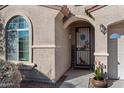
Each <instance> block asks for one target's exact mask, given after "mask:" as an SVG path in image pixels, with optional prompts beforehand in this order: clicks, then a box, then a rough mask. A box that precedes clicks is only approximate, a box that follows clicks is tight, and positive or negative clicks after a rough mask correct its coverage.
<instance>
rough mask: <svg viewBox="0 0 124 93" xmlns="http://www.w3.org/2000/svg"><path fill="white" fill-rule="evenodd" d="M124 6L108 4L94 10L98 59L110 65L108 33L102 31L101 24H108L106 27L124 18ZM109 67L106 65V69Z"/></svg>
mask: <svg viewBox="0 0 124 93" xmlns="http://www.w3.org/2000/svg"><path fill="white" fill-rule="evenodd" d="M123 10H124V6H121V5H115V6H106V7H104V8H101V9H99V10H97V11H94V12H92V13H91V14H92V16H93V17H94V18H95V56H96V60H101V61H102V62H103V63H104V64H105V65H106V66H107V65H108V60H107V58H108V56H109V53H108V42H107V40H108V38H107V36H108V33H106V34H105V35H104V34H102V32H100V28H99V26H100V24H103V25H104V26H106V28H107V27H108V26H109V25H111V24H113V23H116V22H119V21H122V20H124V14H123V13H122V11H123ZM107 68H108V67H106V71H108V70H107Z"/></svg>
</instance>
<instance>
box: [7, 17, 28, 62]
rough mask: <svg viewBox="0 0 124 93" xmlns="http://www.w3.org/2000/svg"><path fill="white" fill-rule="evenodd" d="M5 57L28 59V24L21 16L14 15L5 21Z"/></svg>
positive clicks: (15, 59)
mask: <svg viewBox="0 0 124 93" xmlns="http://www.w3.org/2000/svg"><path fill="white" fill-rule="evenodd" d="M6 59H7V60H11V61H29V26H28V23H27V22H26V20H25V19H24V18H23V17H22V16H15V17H13V18H12V19H10V21H9V22H8V23H7V26H6Z"/></svg>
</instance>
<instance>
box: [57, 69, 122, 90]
mask: <svg viewBox="0 0 124 93" xmlns="http://www.w3.org/2000/svg"><path fill="white" fill-rule="evenodd" d="M65 75H66V76H67V78H66V79H65V80H64V82H63V83H62V84H61V85H60V87H59V88H88V85H89V77H92V76H93V71H92V70H84V69H70V70H69V71H68V72H67V73H66V74H65ZM108 88H124V80H109V81H108Z"/></svg>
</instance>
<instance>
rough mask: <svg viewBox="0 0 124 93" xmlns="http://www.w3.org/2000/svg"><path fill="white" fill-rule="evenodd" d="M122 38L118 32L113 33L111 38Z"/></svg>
mask: <svg viewBox="0 0 124 93" xmlns="http://www.w3.org/2000/svg"><path fill="white" fill-rule="evenodd" d="M118 38H120V35H119V34H118V33H113V34H111V35H110V39H118Z"/></svg>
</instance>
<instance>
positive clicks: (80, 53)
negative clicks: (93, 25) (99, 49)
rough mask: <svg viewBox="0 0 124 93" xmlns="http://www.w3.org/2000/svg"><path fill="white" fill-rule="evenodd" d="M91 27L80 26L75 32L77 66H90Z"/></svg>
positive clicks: (75, 64)
mask: <svg viewBox="0 0 124 93" xmlns="http://www.w3.org/2000/svg"><path fill="white" fill-rule="evenodd" d="M90 39H91V38H90V28H83V27H78V28H76V32H75V47H76V48H75V51H76V52H75V56H76V58H75V63H74V66H75V67H80V68H90V66H91V40H90Z"/></svg>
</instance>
